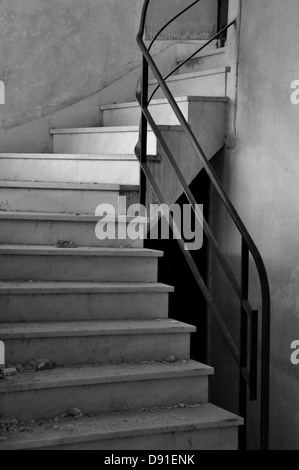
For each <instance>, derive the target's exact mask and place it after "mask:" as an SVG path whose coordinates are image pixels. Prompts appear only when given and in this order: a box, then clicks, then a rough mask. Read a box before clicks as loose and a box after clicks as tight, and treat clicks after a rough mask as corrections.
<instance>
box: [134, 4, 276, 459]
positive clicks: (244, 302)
mask: <svg viewBox="0 0 299 470" xmlns="http://www.w3.org/2000/svg"><path fill="white" fill-rule="evenodd" d="M199 1H200V0H197V1H195V2H193V3H191V4H190V5H189V6H188V7H186V8H185V9H184V10H182V11H181V12H180V13H179V14H177V15H176V16H175V17H174V18H172V20H170V21H168V22H167V24H166V25H164V26H163V28H161V29H160V30H159V31H158V33H157V34H156V35H155V36H154V38H153V40H152V41H151V43H150V47H149V48H147V47H146V45H145V42H144V40H143V36H144V31H145V24H146V18H147V13H148V8H149V5H150V2H151V0H145V1H144V4H143V8H142V14H141V21H140V28H139V31H138V34H137V43H138V46H139V48H140V50H141V52H142V55H143V74H142V89H141V91H140V92H139V93H138V94H137V100H138V102H139V105H140V107H141V111H142V117H141V123H140V134H139V136H140V138H139V142H138V144H137V145H136V149H135V153H136V156H137V158H138V159H139V161H140V164H141V169H142V178H141V193H143V192H144V191H145V181H146V179H148V180H149V182H150V184H151V186H152V188H153V190H154V192H155V194H156V196H157V198H158V200H159V201H160V203H163V195H162V194H161V191H160V190H159V188H158V186H157V183H156V182H155V180H154V178H153V175H152V174H151V172H150V170H149V167H148V165H147V152H146V149H147V127H148V124H149V125H150V127H151V129H152V130H153V132H154V134H155V135H156V137H157V139H158V140H159V142H160V144H161V147H162V149H163V152H164V154H165V157H166V158H167V160H168V161H169V163H170V164H171V166H172V168H173V169H174V171H175V174H176V175H177V177H178V179H179V181H180V183H181V185H182V187H183V192H184V193H185V195H186V196H187V199H188V201H189V203H190V204H191V206H192V207H193V209H194V207H195V198H194V196H193V194H192V193H191V191H190V189H189V187H188V184H187V182H186V181H185V180H184V177H183V175H182V173H181V172H180V170H179V167H178V166H177V164H176V162H175V159H174V157H173V156H172V154H171V151H170V150H169V148H168V146H167V144H166V142H165V141H164V139H163V136H162V135H161V132H160V131H159V128H158V126H157V125H156V124H155V121H154V119H153V117H152V115H151V113H150V112H149V110H148V106H149V104H150V101H151V99H152V97H153V95H154V94H155V92H156V91H157V89H158V88H161V90H162V91H163V93H164V95H165V97H166V98H167V100H168V102H169V104H170V105H171V108H172V110H173V112H174V113H175V115H176V117H177V119H178V121H179V123H180V125H181V126H182V128H183V130H184V132H185V134H186V135H187V137H188V138H189V140H190V142H191V144H192V146H193V148H194V150H195V152H196V154H197V156H198V158H199V160H200V161H201V163H202V166H203V168H204V169H205V171H206V173H207V175H208V177H209V179H210V182H211V184H212V186H213V188H214V189H215V191H216V192H217V193H218V195H219V197H220V199H221V201H222V202H223V204H224V206H225V208H226V210H227V212H228V213H229V215H230V217H231V219H232V220H233V222H234V224H235V226H236V227H237V229H238V231H239V233H240V235H241V238H242V254H241V263H242V264H241V271H242V272H241V274H242V275H241V286H240V285H239V283H238V282H237V281H236V279H235V277H234V274H233V272H232V270H231V268H230V267H229V265H228V263H227V261H226V259H225V256H224V254H223V253H222V251H221V249H220V248H219V246H218V244H217V242H216V239H215V238H214V236H213V234H212V231H211V229H210V228H209V226H208V224H207V222H206V220H204V219H203V228H204V231H205V234H206V236H207V239H208V240H209V242H210V243H211V247H212V249H213V251H214V253H215V254H216V256H217V258H218V260H219V262H220V264H221V266H222V268H223V270H224V272H225V274H226V276H227V278H228V280H229V281H230V284H231V286H232V288H233V290H234V292H235V293H236V295H237V297H238V299H239V301H240V307H241V328H240V340H241V351H240V353H239V352H238V348H237V347H236V345H235V343H234V342H233V340H232V338H231V335H230V333H229V332H228V330H227V327H226V325H225V323H224V321H223V320H222V318H221V314H220V312H219V309H218V307H217V306H216V305H215V302H214V300H213V298H212V295H211V292H210V291H209V289H208V288H207V286H206V285H205V282H204V281H203V279H202V277H201V275H200V273H199V271H198V268H197V266H196V264H195V262H194V261H193V258H192V256H191V254H190V253H189V252H188V251H186V250H185V247H184V242H182V243H180V247H181V249H182V251H183V252H184V255H185V258H186V261H187V262H188V265H189V267H190V269H191V271H192V273H193V275H194V277H195V279H196V281H197V284H198V285H199V287H200V289H201V292H202V293H203V295H204V297H205V299H206V302H207V305H208V306H209V309H210V310H211V312H212V314H213V316H214V318H215V320H216V323H217V325H218V327H219V329H220V332H221V333H222V335H223V337H224V338H225V340H226V343H227V345H228V348H229V350H230V352H231V354H232V356H233V357H234V359H235V362H236V364H237V365H238V367H239V369H240V392H239V397H240V410H241V411H242V414H243V415H244V417H246V415H247V411H246V408H247V387H248V389H249V392H250V399H251V400H256V399H257V382H258V380H257V371H258V365H257V348H258V331H257V329H258V320H257V311H256V310H253V309H252V307H251V306H250V304H249V301H248V295H249V254H251V256H252V258H253V260H254V263H255V266H256V269H257V273H258V276H259V282H260V287H261V300H262V321H261V326H262V334H261V338H262V347H261V378H260V384H261V392H260V397H261V398H260V400H261V449H263V450H268V449H269V388H270V377H269V367H270V287H269V280H268V275H267V271H266V267H265V264H264V261H263V259H262V256H261V254H260V252H259V250H258V248H257V246H256V244H255V242H254V241H253V239H252V237H251V235H250V234H249V232H248V230H247V229H246V227H245V225H244V223H243V221H242V219H241V217H240V216H239V214H238V212H237V211H236V209H235V207H234V205H233V204H232V202H231V201H230V199H229V197H228V195H227V194H226V192H225V190H224V187H223V186H222V183H221V181H220V179H219V178H218V176H217V174H216V173H215V171H214V169H213V168H212V166H211V164H210V162H209V160H208V158H207V157H206V155H205V153H204V151H203V149H202V148H201V146H200V144H199V142H198V141H197V139H196V137H195V135H194V133H193V132H192V130H191V128H190V126H189V124H188V122H187V120H186V119H185V117H184V116H183V114H182V112H181V110H180V108H179V106H178V105H177V102H176V100H175V98H174V96H173V95H172V93H171V92H170V89H169V87H168V86H167V83H166V80H167V78H169V76H170V75H172V74H173V73H174V72H175V71H177V70H178V69H179V67H180V66H182V65H183V64H185V63H186V62H187V61H188V60H190V58H192V57H194V56H195V55H196V54H197V53H198V52H199V51H201V50H203V49H204V47H206V46H207V45H208V44H210V43H211V42H212V41H214V40H215V39H217V38H218V37H219V36H220V35H221V34H222V33H223V32H224V31H226V30H228V29H229V28H230V27H232V26H233V25H235V24H236V22H237V19H235V20H233V21H231V22H230V23H228V25H227V26H226V27H224V28H222V29H221V30H220V31H219V32H218V33H217V34H216V35H214V36H213V37H212V38H211V39H210V40H209V41H207V43H206V44H205V45H204V46H202V47H200V49H199V50H197V51H196V52H195V53H193V54H192V55H191V56H190V57H188V58H187V59H186V60H185V61H184V62H183V63H181V64H179V65H178V66H177V67H176V68H175V69H174V70H172V72H171V73H170V74H168V75H167V76H166V77H163V76H162V74H161V73H160V71H159V69H158V67H157V66H156V64H155V62H154V60H153V58H152V56H151V54H150V49H151V48H152V46H153V44H154V42H155V40H156V39H157V38H158V37H159V35H160V34H161V32H162V31H163V30H164V29H165V28H166V27H167V26H168V25H169V24H171V22H172V21H174V19H177V18H178V17H180V16H181V15H182V14H184V13H185V12H186V11H188V10H189V9H190V8H192V7H193V6H194V5H195V4H197V3H198V2H199ZM149 68H150V69H151V70H152V72H153V74H154V76H155V78H156V80H157V82H158V86H157V88H156V89H155V90H154V93H153V94H152V96H151V97H150V99H148V82H149V73H148V72H149ZM143 186H144V188H143V189H142V187H143ZM142 198H143V201H144V200H145V195H143V196H142ZM172 223H173V221H170V225H171V226H172ZM178 241H179V240H178ZM248 320H249V322H250V347H249V353H248V345H247V341H248ZM248 354H249V357H250V367H249V368H248ZM241 435H242V437H243V441H246V430H245V431H244V430H243V431H241ZM244 445H245V443H244V442H243V446H244Z"/></svg>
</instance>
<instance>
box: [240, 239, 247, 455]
mask: <svg viewBox="0 0 299 470" xmlns="http://www.w3.org/2000/svg"><path fill="white" fill-rule="evenodd" d="M248 293H249V249H248V247H247V245H246V243H245V241H244V239H243V238H242V255H241V296H242V300H248ZM247 366H248V316H247V312H245V310H244V308H243V306H241V320H240V378H239V380H240V386H239V414H240V416H242V418H244V420H245V426H241V427H240V428H239V449H240V450H246V448H247V424H246V421H247V386H248V384H247V382H246V379H245V377H244V375H243V374H242V369H243V370H246V369H247Z"/></svg>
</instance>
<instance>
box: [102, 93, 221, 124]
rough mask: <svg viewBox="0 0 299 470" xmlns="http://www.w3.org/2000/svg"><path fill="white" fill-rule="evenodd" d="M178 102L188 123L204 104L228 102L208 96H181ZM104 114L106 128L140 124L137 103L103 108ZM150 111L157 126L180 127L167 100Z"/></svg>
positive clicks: (155, 101)
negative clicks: (197, 109)
mask: <svg viewBox="0 0 299 470" xmlns="http://www.w3.org/2000/svg"><path fill="white" fill-rule="evenodd" d="M176 102H177V104H178V106H179V108H180V110H181V111H182V113H183V115H184V117H185V118H186V119H187V121H189V120H192V115H193V114H194V113H196V112H197V111H196V108H199V109H200V108H201V107H202V106H203V104H202V103H206V106H209V105H210V106H214V103H219V102H226V98H217V97H207V96H181V97H177V98H176ZM101 110H102V111H103V114H104V126H123V125H124V124H125V123H126V124H127V125H137V124H139V122H140V117H141V111H140V106H139V104H138V103H137V102H131V103H120V104H112V105H106V106H102V107H101ZM149 111H150V113H151V114H152V116H153V118H154V120H155V122H156V124H159V125H166V124H168V125H179V121H178V119H177V117H176V115H175V114H174V112H173V110H172V108H171V106H170V105H169V103H168V100H167V99H157V100H153V101H152V102H151V105H150V106H149Z"/></svg>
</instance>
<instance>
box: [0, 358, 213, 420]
mask: <svg viewBox="0 0 299 470" xmlns="http://www.w3.org/2000/svg"><path fill="white" fill-rule="evenodd" d="M183 362H186V363H183ZM211 374H213V369H212V368H210V367H208V366H205V365H203V364H200V363H197V362H194V361H189V362H187V361H182V362H175V363H161V362H154V363H149V364H142V363H131V364H101V365H99V366H92V365H90V366H88V365H86V366H78V367H64V368H60V369H59V368H58V369H55V370H51V371H40V372H22V373H20V374H18V375H17V376H15V377H12V378H11V379H9V381H8V380H5V381H2V382H0V398H1V400H0V416H1V415H2V414H4V413H9V414H11V415H13V416H15V417H16V418H17V419H18V420H19V421H20V420H21V421H24V420H28V419H34V420H38V419H48V418H55V417H57V416H60V415H61V414H63V413H66V412H67V411H68V410H69V409H71V408H78V409H79V410H80V411H81V412H82V413H83V414H84V415H86V414H88V413H106V412H113V411H127V410H138V409H141V408H147V407H155V406H169V405H175V404H177V403H185V404H192V403H199V402H200V403H207V401H208V380H209V376H210V375H211ZM145 390H146V393H144V391H145Z"/></svg>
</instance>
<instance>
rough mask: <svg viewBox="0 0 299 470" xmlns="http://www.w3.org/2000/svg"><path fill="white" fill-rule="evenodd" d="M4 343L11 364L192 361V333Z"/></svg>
mask: <svg viewBox="0 0 299 470" xmlns="http://www.w3.org/2000/svg"><path fill="white" fill-rule="evenodd" d="M4 342H5V351H6V362H7V363H8V364H17V363H26V362H27V361H30V360H34V359H37V358H43V357H46V358H49V359H51V360H52V361H54V362H56V363H57V364H61V365H75V364H97V363H108V362H140V361H161V360H163V359H165V358H166V357H168V356H170V355H174V356H175V357H176V358H177V359H189V358H190V334H189V333H176V334H170V333H165V334H134V335H127V334H123V335H109V336H81V337H67V338H66V337H61V338H60V337H53V338H48V337H45V338H31V339H30V338H26V339H5V338H4Z"/></svg>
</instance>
